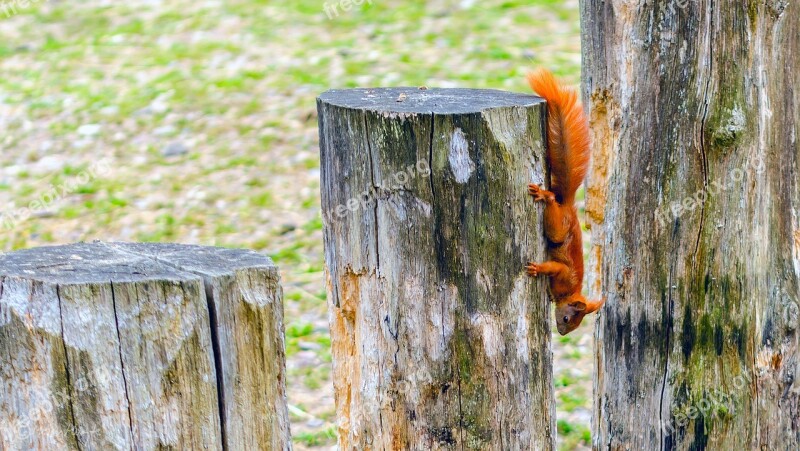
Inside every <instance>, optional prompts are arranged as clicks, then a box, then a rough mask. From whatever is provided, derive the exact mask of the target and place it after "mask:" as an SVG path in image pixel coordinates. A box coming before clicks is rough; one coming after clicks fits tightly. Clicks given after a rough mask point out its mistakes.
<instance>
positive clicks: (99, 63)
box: [0, 0, 593, 450]
mask: <svg viewBox="0 0 800 451" xmlns="http://www.w3.org/2000/svg"><path fill="white" fill-rule="evenodd" d="M539 66H544V67H547V68H550V69H551V70H552V71H553V72H555V73H556V74H557V75H559V76H561V77H562V78H563V79H564V80H566V81H567V82H568V83H570V84H573V85H577V84H578V82H579V76H580V24H579V20H578V1H577V0H568V1H561V0H528V1H514V0H505V1H503V0H482V1H478V0H461V1H456V0H450V1H444V0H439V1H427V2H426V1H416V0H327V1H324V0H293V1H277V0H275V1H254V0H225V1H221V0H220V1H215V0H212V1H186V0H169V1H166V0H164V1H160V0H129V1H126V2H112V1H107V0H82V1H72V2H65V1H57V0H0V130H2V134H0V167H1V168H2V169H0V215H2V216H0V250H3V251H10V250H14V249H19V248H23V247H31V246H42V245H51V244H62V243H67V242H75V241H90V240H94V239H103V240H124V241H174V242H182V243H194V244H205V245H218V246H228V247H244V248H251V249H255V250H258V251H260V252H263V253H265V254H267V255H269V256H271V257H272V258H273V259H274V260H275V261H276V263H277V264H278V265H280V267H281V270H282V278H283V283H284V288H285V295H286V333H287V365H288V395H289V396H288V397H289V404H290V412H291V415H292V433H293V435H294V440H295V449H299V450H304V449H332V448H333V447H334V446H335V427H334V422H335V418H334V414H335V409H334V400H333V389H332V386H331V381H330V360H331V359H330V352H329V345H330V339H329V334H328V321H327V307H326V294H325V286H324V273H323V253H322V233H321V229H322V220H321V216H320V211H319V204H320V201H319V158H318V139H317V123H316V120H317V117H316V105H315V98H316V96H317V95H318V94H320V93H321V92H323V91H325V90H327V89H330V88H347V87H370V86H423V85H424V86H429V87H464V88H496V89H504V90H511V91H521V92H528V91H529V89H528V87H527V86H526V83H525V79H524V75H525V73H526V72H527V71H528V70H530V69H532V68H535V67H539ZM592 321H593V317H592V318H588V317H587V321H585V322H584V325H583V326H582V327H581V328H580V329H579V330H578V331H577V332H575V333H574V334H571V335H569V336H568V337H560V336H558V335H557V334H556V335H554V337H555V338H554V350H553V351H554V353H555V365H556V376H555V383H556V390H557V400H558V431H559V435H560V438H559V446H560V448H561V449H565V450H571V449H583V448H586V447H588V446H589V444H590V443H591V442H590V433H589V427H590V423H591V419H590V410H591V376H592V374H591V373H592V358H591V355H592V349H591V334H592Z"/></svg>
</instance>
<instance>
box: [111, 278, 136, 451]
mask: <svg viewBox="0 0 800 451" xmlns="http://www.w3.org/2000/svg"><path fill="white" fill-rule="evenodd" d="M109 283H110V284H111V306H112V308H113V309H114V326H115V327H116V330H117V351H118V352H119V365H120V368H121V369H122V387H123V389H124V390H125V402H126V403H127V404H128V428H129V430H130V431H131V449H133V413H132V412H131V398H130V396H129V395H128V377H127V375H126V374H125V360H124V359H123V358H122V334H121V333H120V331H119V314H118V313H117V295H116V293H114V281H113V280H112V281H109Z"/></svg>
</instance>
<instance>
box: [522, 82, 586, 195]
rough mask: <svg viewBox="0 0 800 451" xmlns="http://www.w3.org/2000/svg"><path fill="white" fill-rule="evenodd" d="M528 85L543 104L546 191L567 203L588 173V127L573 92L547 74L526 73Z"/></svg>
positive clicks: (576, 96) (575, 94) (575, 93)
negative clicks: (545, 125) (544, 106)
mask: <svg viewBox="0 0 800 451" xmlns="http://www.w3.org/2000/svg"><path fill="white" fill-rule="evenodd" d="M528 83H529V84H530V85H531V88H532V89H533V90H534V91H535V92H536V94H538V95H539V96H540V97H543V98H544V99H545V100H546V101H547V144H548V148H547V159H548V160H549V161H548V163H549V164H550V190H551V191H553V192H554V193H555V194H556V196H559V197H561V199H559V201H560V202H561V203H565V204H571V203H573V202H574V201H575V192H576V191H577V190H578V187H579V186H580V185H581V183H583V179H584V178H585V177H586V172H587V171H588V170H589V158H590V156H591V151H590V149H589V124H588V122H587V120H586V115H585V114H584V112H583V107H582V106H581V104H580V102H578V93H577V92H575V90H574V89H571V88H568V87H565V86H562V85H561V84H560V83H559V82H558V80H556V78H555V77H554V76H553V74H552V73H550V71H548V70H546V69H539V70H537V71H535V72H532V73H530V74H528Z"/></svg>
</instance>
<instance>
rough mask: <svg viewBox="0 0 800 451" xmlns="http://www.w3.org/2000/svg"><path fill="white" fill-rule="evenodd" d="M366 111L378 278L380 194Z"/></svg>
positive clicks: (379, 267) (365, 135)
mask: <svg viewBox="0 0 800 451" xmlns="http://www.w3.org/2000/svg"><path fill="white" fill-rule="evenodd" d="M367 114H368V112H367V111H364V137H365V138H366V139H365V140H366V142H367V156H368V157H369V175H370V179H371V181H372V190H373V191H374V192H375V209H374V215H375V273H376V275H377V276H378V277H380V269H381V250H380V247H379V244H380V238H379V237H378V230H379V228H378V199H379V197H380V193H379V192H378V190H379V187H378V185H377V183H375V171H376V167H375V159H374V157H373V155H372V141H371V139H370V136H369V122H368V121H367Z"/></svg>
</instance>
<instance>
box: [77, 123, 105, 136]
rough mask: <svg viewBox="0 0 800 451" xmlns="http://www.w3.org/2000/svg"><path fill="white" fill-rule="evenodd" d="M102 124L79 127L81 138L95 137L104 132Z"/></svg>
mask: <svg viewBox="0 0 800 451" xmlns="http://www.w3.org/2000/svg"><path fill="white" fill-rule="evenodd" d="M102 128H103V127H102V126H101V125H100V124H83V125H81V126H80V127H78V134H79V135H81V136H95V135H97V134H98V133H100V130H102Z"/></svg>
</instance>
